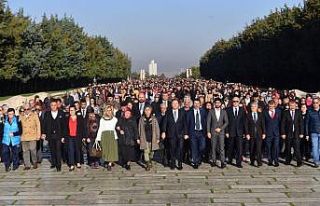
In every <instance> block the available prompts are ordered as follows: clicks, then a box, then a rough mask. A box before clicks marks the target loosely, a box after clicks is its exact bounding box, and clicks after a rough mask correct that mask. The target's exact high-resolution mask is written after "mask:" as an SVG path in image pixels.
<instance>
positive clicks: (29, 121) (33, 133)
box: [20, 112, 41, 141]
mask: <svg viewBox="0 0 320 206" xmlns="http://www.w3.org/2000/svg"><path fill="white" fill-rule="evenodd" d="M20 120H21V126H22V135H21V141H34V140H39V139H40V136H41V126H40V119H39V117H38V115H37V114H36V113H34V112H31V113H30V114H29V116H25V115H23V116H20Z"/></svg>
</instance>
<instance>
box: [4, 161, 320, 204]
mask: <svg viewBox="0 0 320 206" xmlns="http://www.w3.org/2000/svg"><path fill="white" fill-rule="evenodd" d="M48 168H49V163H48V162H47V161H45V162H44V163H43V164H42V165H41V166H40V168H39V169H37V170H31V171H28V172H25V171H23V169H22V167H21V168H20V169H19V170H18V171H11V172H9V173H5V172H4V168H3V166H2V165H1V167H0V204H1V205H6V204H20V205H27V204H33V205H79V204H82V205H92V204H101V205H127V204H130V205H163V206H173V205H196V206H202V205H239V206H241V205H245V206H247V205H254V206H259V205H277V206H282V205H291V206H292V205H315V206H318V205H320V169H315V168H311V167H310V166H303V167H301V168H295V167H293V166H283V165H281V166H280V167H278V168H274V167H268V166H266V165H264V166H263V167H261V168H254V167H251V166H248V165H247V164H244V168H243V169H237V168H235V167H232V166H228V167H227V168H226V169H224V170H221V169H219V168H211V167H209V165H206V164H205V165H202V166H201V167H200V168H199V169H198V170H193V169H192V168H191V167H189V166H185V168H184V170H182V171H176V170H175V171H171V170H170V169H168V168H163V167H162V166H160V165H156V166H155V168H154V169H153V170H152V171H150V172H146V171H145V170H144V169H142V168H141V167H140V166H138V165H136V164H134V165H133V166H132V170H131V171H125V170H124V169H122V168H121V167H119V166H116V167H115V168H114V170H113V171H112V172H108V171H107V170H106V169H98V170H92V169H89V168H87V167H85V168H82V169H78V170H76V171H73V172H69V171H68V169H67V167H66V166H64V167H63V171H62V172H61V173H57V172H56V171H55V170H53V169H52V170H51V169H48Z"/></svg>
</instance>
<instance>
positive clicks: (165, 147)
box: [158, 138, 170, 166]
mask: <svg viewBox="0 0 320 206" xmlns="http://www.w3.org/2000/svg"><path fill="white" fill-rule="evenodd" d="M160 145H161V147H160V149H159V150H158V153H159V155H160V161H161V163H162V164H163V165H164V166H167V165H168V164H169V160H170V145H169V141H168V138H166V139H162V140H161V142H160Z"/></svg>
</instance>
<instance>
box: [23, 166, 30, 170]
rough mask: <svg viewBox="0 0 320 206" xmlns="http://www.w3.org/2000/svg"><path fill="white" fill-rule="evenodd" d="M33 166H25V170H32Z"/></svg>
mask: <svg viewBox="0 0 320 206" xmlns="http://www.w3.org/2000/svg"><path fill="white" fill-rule="evenodd" d="M30 169H31V167H25V168H24V169H23V170H30Z"/></svg>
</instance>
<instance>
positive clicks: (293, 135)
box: [281, 100, 304, 167]
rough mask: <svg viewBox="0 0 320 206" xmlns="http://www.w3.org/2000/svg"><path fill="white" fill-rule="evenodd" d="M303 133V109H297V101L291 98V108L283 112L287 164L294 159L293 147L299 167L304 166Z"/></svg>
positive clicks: (283, 133)
mask: <svg viewBox="0 0 320 206" xmlns="http://www.w3.org/2000/svg"><path fill="white" fill-rule="evenodd" d="M303 133H304V125H303V119H302V114H301V111H300V110H298V109H296V102H295V101H294V100H290V102H289V110H286V111H284V112H283V115H282V121H281V137H282V138H283V139H284V140H285V143H286V162H285V164H286V165H289V164H290V162H291V160H292V154H291V147H293V149H294V153H295V157H296V159H297V167H301V166H302V158H301V153H300V138H303Z"/></svg>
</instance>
